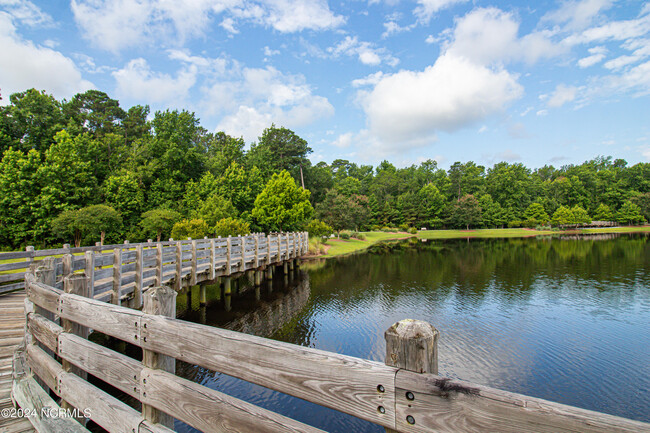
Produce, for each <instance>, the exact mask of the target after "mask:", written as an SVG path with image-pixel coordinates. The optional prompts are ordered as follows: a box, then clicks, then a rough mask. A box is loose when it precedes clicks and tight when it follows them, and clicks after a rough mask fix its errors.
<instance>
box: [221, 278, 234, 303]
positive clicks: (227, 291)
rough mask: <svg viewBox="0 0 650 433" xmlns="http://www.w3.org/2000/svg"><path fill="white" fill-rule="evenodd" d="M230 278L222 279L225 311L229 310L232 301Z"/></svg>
mask: <svg viewBox="0 0 650 433" xmlns="http://www.w3.org/2000/svg"><path fill="white" fill-rule="evenodd" d="M231 284H232V278H230V277H225V278H224V279H223V301H224V308H225V310H226V311H230V309H231V302H232V285H231Z"/></svg>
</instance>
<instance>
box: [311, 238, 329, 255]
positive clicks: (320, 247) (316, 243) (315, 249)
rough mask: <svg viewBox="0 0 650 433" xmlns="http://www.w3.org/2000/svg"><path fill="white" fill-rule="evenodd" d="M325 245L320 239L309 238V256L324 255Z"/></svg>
mask: <svg viewBox="0 0 650 433" xmlns="http://www.w3.org/2000/svg"><path fill="white" fill-rule="evenodd" d="M325 253H326V251H325V245H324V244H323V241H322V240H321V239H320V238H316V237H314V238H309V254H310V255H312V256H318V255H321V254H325Z"/></svg>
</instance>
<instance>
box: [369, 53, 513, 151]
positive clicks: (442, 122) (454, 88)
mask: <svg viewBox="0 0 650 433" xmlns="http://www.w3.org/2000/svg"><path fill="white" fill-rule="evenodd" d="M521 94H522V87H521V86H520V85H519V84H518V83H517V81H516V78H515V77H514V76H512V75H511V74H509V73H508V72H507V71H505V70H497V71H495V70H492V69H490V68H487V67H485V66H482V65H478V64H476V63H473V62H470V61H469V60H467V59H466V58H463V57H458V56H455V55H453V54H451V53H446V54H444V55H442V56H440V57H439V58H438V60H437V61H436V62H435V64H434V65H432V66H429V67H427V68H426V69H425V70H424V71H422V72H413V71H400V72H398V73H395V74H392V75H386V76H384V77H382V78H381V80H380V81H379V83H378V84H377V85H376V86H375V88H374V89H373V90H372V91H370V92H369V93H367V94H366V95H365V97H364V98H363V105H364V109H365V112H366V114H367V116H368V124H369V127H370V131H371V132H372V133H373V134H375V135H376V136H377V137H378V138H379V139H380V140H381V142H382V143H384V144H385V146H388V147H390V148H392V149H395V150H396V149H397V148H398V147H399V146H400V145H401V144H407V143H408V142H410V143H412V144H413V145H416V146H417V145H422V144H425V143H426V142H430V140H431V139H432V138H433V137H434V136H435V133H436V131H447V132H452V131H455V130H458V129H460V128H463V127H465V126H468V125H471V124H473V123H476V122H478V121H480V120H483V119H485V118H486V117H488V116H490V115H491V114H494V113H497V112H500V111H502V110H503V109H504V108H505V106H506V104H507V103H508V102H510V101H512V100H514V99H517V98H519V97H520V96H521Z"/></svg>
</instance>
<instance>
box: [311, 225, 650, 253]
mask: <svg viewBox="0 0 650 433" xmlns="http://www.w3.org/2000/svg"><path fill="white" fill-rule="evenodd" d="M640 232H649V233H650V225H646V226H642V227H611V228H604V229H582V230H566V231H552V230H533V229H523V228H515V229H480V230H423V231H419V232H418V233H417V237H418V238H420V239H464V238H522V237H530V236H540V235H558V234H562V233H640ZM363 234H364V235H365V237H366V239H365V240H363V241H360V240H357V239H350V240H342V239H341V240H339V239H330V240H328V241H327V243H326V244H325V245H327V246H329V249H328V250H327V254H325V255H324V256H323V257H336V256H340V255H343V254H350V253H354V252H357V251H362V250H365V249H366V248H368V247H369V246H371V245H372V244H375V243H377V242H380V241H386V240H394V239H403V238H408V237H411V236H415V235H410V234H408V233H404V232H400V233H384V232H363Z"/></svg>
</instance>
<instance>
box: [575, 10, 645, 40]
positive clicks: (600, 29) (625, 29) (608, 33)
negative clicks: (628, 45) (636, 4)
mask: <svg viewBox="0 0 650 433" xmlns="http://www.w3.org/2000/svg"><path fill="white" fill-rule="evenodd" d="M649 32H650V13H642V14H641V15H640V16H639V17H638V18H636V19H632V20H622V21H612V22H608V23H606V24H603V25H601V26H597V27H591V28H588V29H586V30H584V31H582V32H579V33H574V34H571V35H570V36H568V37H567V38H566V39H565V40H564V44H566V45H569V46H570V45H577V44H588V43H592V42H604V41H609V40H615V41H622V40H628V39H632V38H638V37H641V36H644V35H646V34H648V33H649Z"/></svg>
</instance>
